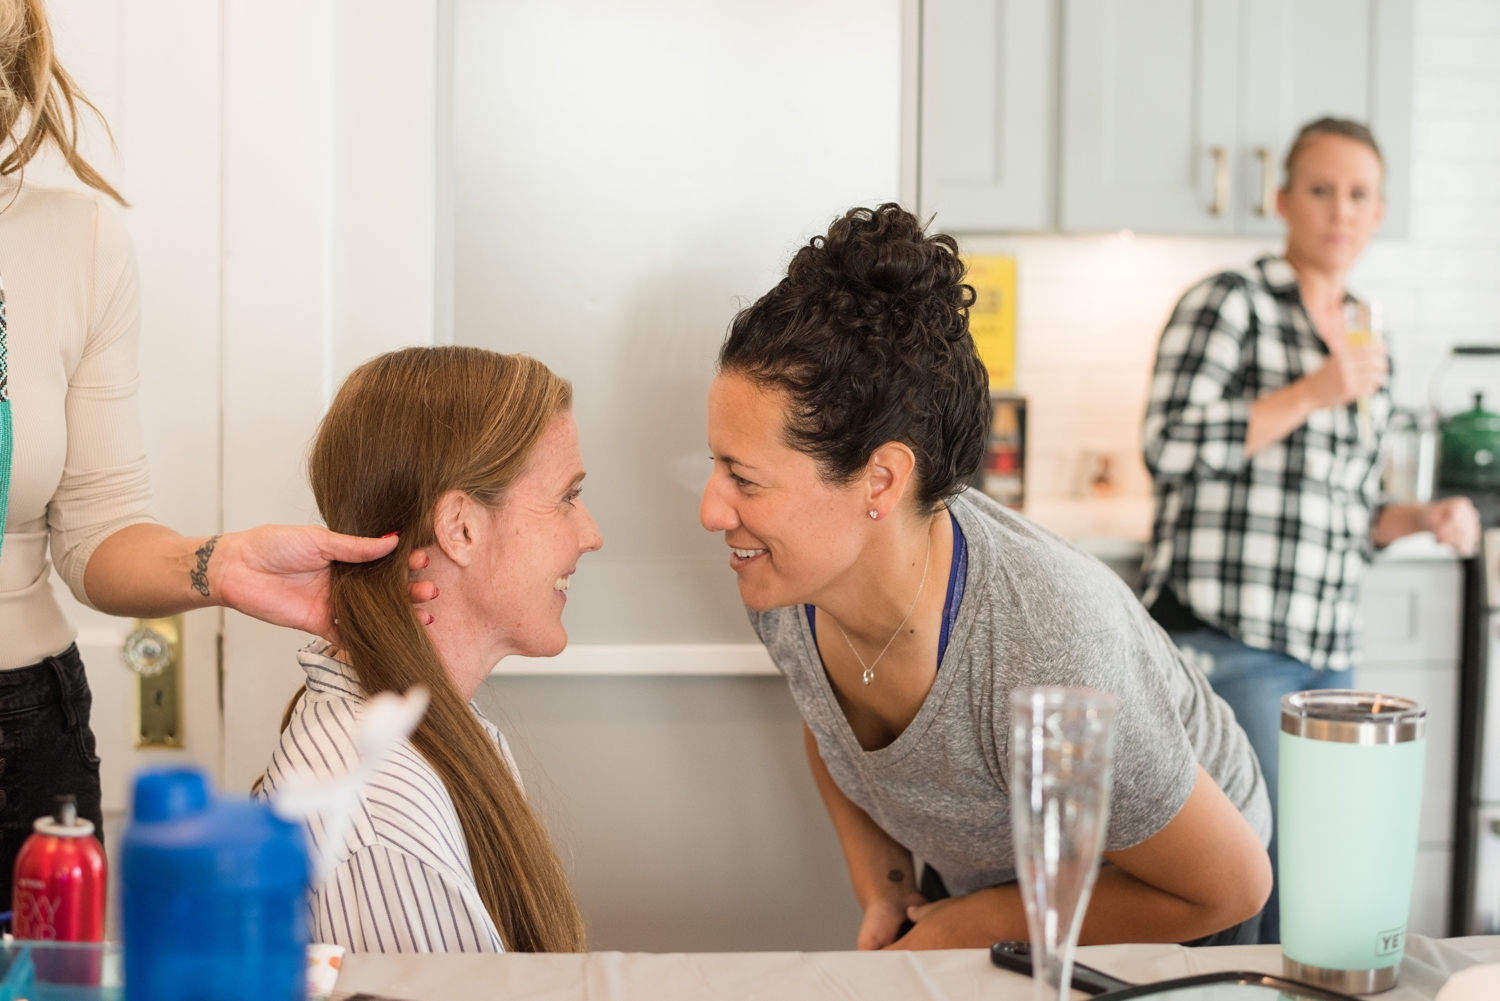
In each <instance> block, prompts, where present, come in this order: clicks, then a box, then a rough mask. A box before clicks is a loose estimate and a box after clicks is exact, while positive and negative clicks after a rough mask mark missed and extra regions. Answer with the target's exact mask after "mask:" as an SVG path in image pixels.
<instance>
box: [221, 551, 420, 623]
mask: <svg viewBox="0 0 1500 1001" xmlns="http://www.w3.org/2000/svg"><path fill="white" fill-rule="evenodd" d="M399 541H400V540H398V539H397V537H396V536H395V535H388V536H386V537H384V538H380V539H366V538H361V537H359V536H354V535H340V534H338V533H337V532H330V531H329V530H328V529H326V528H322V527H319V526H317V525H261V526H259V527H258V528H251V529H247V530H246V531H243V532H229V533H226V534H224V535H221V536H217V537H216V538H214V539H209V540H207V541H205V542H204V543H203V544H202V545H200V546H199V547H198V549H197V551H196V552H195V553H194V558H195V566H194V570H195V571H197V572H199V573H203V574H204V576H203V577H202V578H200V577H198V576H193V578H192V579H193V581H194V582H195V583H194V587H195V588H196V587H197V583H198V582H199V581H200V580H201V582H202V584H203V587H204V588H205V589H206V590H207V594H204V595H203V596H204V597H207V598H209V599H210V601H211V602H212V603H214V604H220V605H224V606H225V607H227V608H233V609H235V610H236V611H239V612H244V613H245V614H246V615H250V616H253V617H254V618H257V619H260V620H262V621H264V622H269V623H271V624H272V625H276V626H288V627H290V628H292V629H300V630H302V631H303V632H308V633H313V634H315V635H318V636H322V637H323V638H324V639H327V640H329V641H332V642H337V640H338V635H337V630H336V629H335V628H334V623H333V613H332V611H331V610H330V609H329V607H328V567H329V564H330V563H332V562H334V561H335V560H336V561H338V562H340V563H364V562H367V561H369V560H374V559H379V558H380V557H382V556H385V555H386V554H387V553H389V552H391V550H393V549H395V548H396V544H397V543H398V542H399ZM205 549H206V550H207V552H205ZM419 556H420V551H419V552H417V553H413V554H412V558H413V560H414V561H415V560H416V559H417V558H418V557H419ZM200 568H201V569H200ZM199 593H200V594H201V593H202V591H200V592H199ZM434 597H436V588H435V587H433V585H432V584H430V583H426V582H422V583H417V584H413V585H412V586H411V599H412V602H413V603H414V604H415V603H420V602H423V601H430V600H432V598H434Z"/></svg>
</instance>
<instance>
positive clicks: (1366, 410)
mask: <svg viewBox="0 0 1500 1001" xmlns="http://www.w3.org/2000/svg"><path fill="white" fill-rule="evenodd" d="M1344 339H1345V341H1346V343H1347V344H1348V345H1349V346H1350V347H1351V348H1362V347H1364V346H1365V345H1367V344H1381V343H1384V342H1385V315H1384V310H1382V309H1381V307H1380V303H1378V302H1359V301H1358V300H1353V299H1351V300H1350V301H1348V302H1346V303H1344ZM1355 406H1356V407H1357V408H1358V409H1357V411H1356V419H1357V420H1358V421H1359V440H1360V443H1361V444H1362V445H1364V446H1366V447H1371V446H1373V445H1374V444H1375V422H1374V420H1373V419H1372V418H1371V417H1370V398H1369V397H1368V396H1361V397H1360V398H1359V399H1358V400H1356V401H1355Z"/></svg>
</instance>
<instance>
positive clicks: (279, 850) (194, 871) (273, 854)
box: [120, 768, 309, 1001]
mask: <svg viewBox="0 0 1500 1001" xmlns="http://www.w3.org/2000/svg"><path fill="white" fill-rule="evenodd" d="M121 856H122V862H121V868H120V880H121V898H122V899H121V911H122V914H123V918H124V932H125V997H126V999H127V1001H147V999H149V1001H202V999H205V998H212V999H215V1001H241V999H243V1001H252V999H255V1001H262V999H274V1001H302V999H303V998H305V997H306V994H307V981H306V978H307V896H306V894H307V883H308V871H309V870H308V855H307V846H306V840H305V837H304V835H303V832H302V828H301V826H300V825H297V824H292V823H288V822H286V821H284V820H282V819H280V818H279V817H277V816H276V815H275V814H273V813H272V812H271V810H270V809H269V808H268V807H267V806H265V805H264V804H262V803H258V802H256V801H254V800H252V799H249V798H248V797H247V798H244V799H240V798H229V797H218V796H214V795H213V794H212V792H211V790H210V789H209V783H208V778H207V776H205V775H204V774H203V773H202V772H201V771H198V770H196V769H190V768H167V769H157V770H150V771H146V772H143V773H142V774H141V775H139V776H138V777H137V778H136V782H135V816H134V818H133V820H132V822H131V824H130V826H129V827H127V828H126V829H125V836H124V840H123V843H122V845H121Z"/></svg>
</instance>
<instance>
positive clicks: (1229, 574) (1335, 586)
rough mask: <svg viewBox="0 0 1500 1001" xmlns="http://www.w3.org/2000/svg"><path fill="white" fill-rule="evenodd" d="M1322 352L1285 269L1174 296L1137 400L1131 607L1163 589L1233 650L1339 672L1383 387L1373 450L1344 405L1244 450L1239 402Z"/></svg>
mask: <svg viewBox="0 0 1500 1001" xmlns="http://www.w3.org/2000/svg"><path fill="white" fill-rule="evenodd" d="M1327 359H1328V349H1327V347H1326V346H1325V345H1324V344H1323V341H1322V339H1321V338H1320V337H1319V336H1318V334H1317V331H1316V330H1314V329H1313V326H1312V322H1311V320H1310V319H1309V318H1308V315H1307V312H1306V311H1305V310H1304V309H1303V308H1302V300H1301V296H1300V295H1299V293H1298V289H1297V276H1296V272H1294V271H1293V270H1292V268H1291V265H1289V264H1287V262H1286V261H1284V260H1281V259H1279V258H1264V259H1262V260H1260V261H1257V262H1256V263H1255V264H1254V265H1253V266H1251V267H1249V268H1246V269H1244V270H1243V271H1228V272H1225V273H1223V274H1220V275H1215V276H1214V277H1212V278H1209V279H1207V280H1206V281H1204V282H1202V283H1200V284H1199V285H1197V286H1195V287H1194V288H1192V289H1191V290H1189V291H1188V293H1187V294H1186V295H1184V296H1183V297H1182V300H1181V301H1180V302H1179V303H1178V304H1177V309H1176V310H1175V311H1174V312H1173V314H1172V319H1171V320H1170V321H1169V322H1168V323H1167V328H1166V330H1164V331H1163V332H1162V336H1161V344H1160V346H1159V347H1158V349H1157V354H1156V371H1155V374H1154V375H1153V377H1152V380H1151V397H1150V400H1149V402H1148V403H1147V406H1146V422H1145V429H1144V440H1145V453H1146V454H1145V458H1146V466H1147V468H1148V469H1149V470H1150V471H1151V475H1152V477H1153V478H1154V480H1155V493H1156V515H1155V522H1154V525H1153V526H1152V532H1151V546H1150V549H1149V551H1148V552H1147V554H1146V573H1145V593H1144V595H1143V600H1144V601H1145V602H1146V605H1147V607H1150V605H1151V604H1152V603H1153V602H1155V601H1156V599H1157V597H1158V596H1159V595H1160V594H1161V592H1162V588H1163V587H1165V586H1167V585H1170V586H1171V589H1172V591H1173V593H1174V594H1175V595H1176V597H1177V599H1178V600H1179V601H1180V602H1181V603H1182V604H1183V605H1184V606H1186V607H1187V609H1188V610H1190V611H1191V612H1192V613H1193V614H1194V615H1196V616H1197V617H1198V618H1199V619H1201V620H1202V621H1203V622H1204V623H1206V624H1208V625H1210V626H1213V627H1214V628H1216V629H1221V630H1223V631H1224V632H1226V633H1228V634H1229V635H1231V636H1234V637H1236V638H1237V639H1239V640H1240V641H1241V642H1244V643H1246V644H1248V645H1250V646H1253V647H1259V648H1262V649H1270V650H1279V651H1281V652H1283V653H1286V654H1288V655H1290V656H1292V657H1295V658H1297V659H1298V660H1301V661H1304V662H1305V663H1307V664H1310V665H1312V666H1313V667H1318V668H1323V667H1326V668H1332V669H1334V670H1342V669H1344V668H1348V667H1351V666H1353V665H1354V663H1355V662H1356V660H1357V658H1358V651H1357V650H1356V646H1355V645H1356V637H1355V632H1356V629H1357V626H1358V621H1357V619H1358V612H1357V608H1358V601H1359V575H1360V572H1361V571H1362V570H1363V568H1364V564H1365V563H1366V562H1367V561H1368V559H1369V557H1370V555H1371V544H1370V527H1371V517H1372V515H1373V513H1374V511H1375V509H1376V505H1377V502H1378V501H1379V491H1380V450H1379V441H1380V438H1381V436H1382V434H1383V433H1384V431H1385V428H1386V425H1387V423H1388V421H1389V419H1390V413H1391V397H1390V392H1389V389H1388V388H1387V387H1382V388H1381V390H1380V392H1379V393H1378V394H1376V396H1375V397H1373V398H1372V399H1371V400H1370V412H1371V418H1372V422H1373V425H1374V430H1375V441H1374V442H1373V443H1369V442H1361V441H1360V435H1359V421H1358V418H1357V416H1356V408H1355V405H1354V404H1350V405H1349V406H1347V407H1338V408H1334V409H1330V410H1319V411H1316V412H1314V413H1313V414H1312V416H1310V417H1309V418H1308V419H1307V423H1306V424H1304V425H1302V427H1300V428H1298V429H1297V430H1296V431H1294V432H1292V433H1291V434H1290V435H1288V436H1287V437H1286V438H1284V439H1282V440H1281V441H1279V442H1276V443H1274V444H1272V445H1268V446H1266V447H1265V448H1263V449H1261V450H1260V451H1258V452H1256V453H1255V455H1253V456H1251V457H1250V458H1248V459H1247V458H1246V457H1245V433H1246V430H1247V428H1248V426H1249V423H1250V403H1251V401H1252V400H1255V399H1257V398H1259V397H1261V396H1264V395H1265V394H1267V393H1269V392H1272V391H1273V390H1276V389H1280V388H1281V387H1283V386H1285V385H1287V384H1289V383H1291V382H1294V381H1296V380H1297V379H1300V378H1302V377H1303V376H1305V375H1309V374H1311V373H1312V372H1315V371H1317V370H1318V369H1319V368H1321V367H1322V366H1323V364H1324V362H1325V361H1327Z"/></svg>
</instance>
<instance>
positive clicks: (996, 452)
mask: <svg viewBox="0 0 1500 1001" xmlns="http://www.w3.org/2000/svg"><path fill="white" fill-rule="evenodd" d="M979 487H980V489H981V490H983V491H984V492H985V493H986V494H988V495H989V496H990V497H992V498H994V499H995V500H997V501H999V502H1000V503H1001V504H1004V505H1005V506H1006V507H1008V508H1011V509H1012V510H1016V511H1019V510H1020V509H1021V507H1022V505H1023V504H1025V502H1026V398H1025V397H1023V396H1017V395H1015V394H1014V393H1002V392H992V393H991V394H990V436H989V441H988V443H987V444H986V446H985V453H984V466H983V468H982V469H980V471H979Z"/></svg>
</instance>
